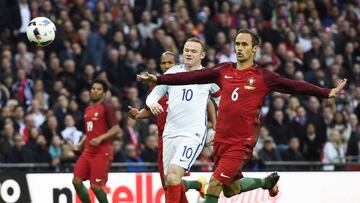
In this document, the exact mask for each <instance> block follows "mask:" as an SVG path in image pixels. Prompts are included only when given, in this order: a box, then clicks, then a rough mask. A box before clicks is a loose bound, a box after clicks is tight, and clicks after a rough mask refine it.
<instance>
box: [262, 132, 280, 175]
mask: <svg viewBox="0 0 360 203" xmlns="http://www.w3.org/2000/svg"><path fill="white" fill-rule="evenodd" d="M258 156H259V159H260V160H261V161H262V162H267V161H281V154H280V152H279V150H278V149H277V148H276V147H275V145H274V139H273V138H272V137H270V136H268V137H265V138H264V146H263V148H262V149H261V150H260V151H259V152H258ZM267 169H271V167H270V168H267Z"/></svg>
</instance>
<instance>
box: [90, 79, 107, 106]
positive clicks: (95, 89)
mask: <svg viewBox="0 0 360 203" xmlns="http://www.w3.org/2000/svg"><path fill="white" fill-rule="evenodd" d="M104 96H105V91H104V87H103V86H102V84H99V83H94V84H93V85H92V86H91V89H90V97H91V100H92V101H93V102H97V101H99V100H100V99H102V98H103V97H104Z"/></svg>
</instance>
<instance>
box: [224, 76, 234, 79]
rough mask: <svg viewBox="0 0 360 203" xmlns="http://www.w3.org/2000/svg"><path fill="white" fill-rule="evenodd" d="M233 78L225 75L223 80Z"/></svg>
mask: <svg viewBox="0 0 360 203" xmlns="http://www.w3.org/2000/svg"><path fill="white" fill-rule="evenodd" d="M230 78H233V77H232V76H228V75H225V79H230Z"/></svg>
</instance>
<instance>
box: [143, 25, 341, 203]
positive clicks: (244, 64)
mask: <svg viewBox="0 0 360 203" xmlns="http://www.w3.org/2000/svg"><path fill="white" fill-rule="evenodd" d="M259 44H260V38H259V37H258V36H257V35H256V34H255V33H253V32H251V31H249V30H241V31H240V32H239V33H238V34H237V36H236V39H235V50H236V56H237V63H236V64H234V63H221V64H218V65H216V66H215V67H213V68H209V69H205V70H202V71H193V72H187V73H177V74H173V75H171V74H168V75H163V76H159V77H156V76H154V75H151V74H149V75H148V76H138V79H139V80H142V81H144V82H147V83H149V84H154V83H156V84H168V85H185V84H206V83H217V84H218V85H219V86H220V88H221V95H222V96H221V101H220V105H219V110H218V121H217V125H216V134H215V138H214V150H215V157H214V161H215V166H216V169H215V171H214V173H213V175H212V177H211V179H210V183H209V187H208V189H207V194H206V199H205V203H214V202H217V201H218V198H219V194H220V193H221V191H223V193H224V195H225V196H226V197H231V196H233V195H236V194H239V193H241V192H246V191H249V190H253V189H257V188H263V189H267V190H269V193H270V195H271V196H275V195H277V193H278V187H277V184H276V183H277V181H278V180H279V175H278V174H277V173H272V174H270V175H269V176H267V177H266V178H263V179H259V178H244V177H243V175H242V173H241V169H242V166H244V165H245V164H246V163H247V162H248V161H249V159H250V158H251V156H252V151H253V147H254V146H255V144H256V140H257V135H258V130H259V127H260V123H259V119H258V118H259V112H260V108H261V105H262V103H263V99H264V97H265V96H266V95H267V94H268V93H269V92H271V91H277V92H282V93H287V94H304V95H314V96H320V97H324V98H332V97H335V96H336V94H337V93H338V92H339V91H340V90H341V89H342V88H343V87H344V86H345V84H346V81H347V80H346V79H344V80H341V81H340V82H339V83H338V85H337V87H336V88H333V89H327V88H320V87H318V86H315V85H312V84H309V83H306V82H304V81H295V80H290V79H287V78H284V77H281V76H279V75H277V74H275V73H273V72H271V71H268V70H265V69H262V68H260V67H258V66H256V65H255V64H254V55H255V53H256V50H257V48H258V46H259ZM239 179H240V180H239Z"/></svg>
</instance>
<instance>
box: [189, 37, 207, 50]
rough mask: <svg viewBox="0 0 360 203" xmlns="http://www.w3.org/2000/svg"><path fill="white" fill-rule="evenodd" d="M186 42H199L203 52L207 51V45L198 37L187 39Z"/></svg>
mask: <svg viewBox="0 0 360 203" xmlns="http://www.w3.org/2000/svg"><path fill="white" fill-rule="evenodd" d="M186 42H197V43H199V44H200V45H201V48H202V51H206V47H205V43H204V42H203V41H201V40H200V39H199V38H197V37H191V38H189V39H187V40H186Z"/></svg>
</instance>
